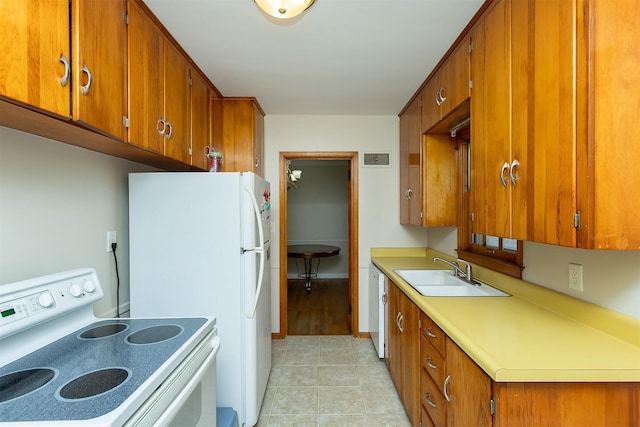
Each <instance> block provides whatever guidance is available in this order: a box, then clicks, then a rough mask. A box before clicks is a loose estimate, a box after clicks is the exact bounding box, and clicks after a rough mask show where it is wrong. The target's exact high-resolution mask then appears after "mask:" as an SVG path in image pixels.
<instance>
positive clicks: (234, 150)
mask: <svg viewBox="0 0 640 427" xmlns="http://www.w3.org/2000/svg"><path fill="white" fill-rule="evenodd" d="M222 145H223V146H222V153H223V156H224V157H223V160H222V161H223V164H222V169H223V170H224V171H225V172H255V173H256V174H257V175H259V176H264V112H263V111H262V108H261V107H260V105H259V104H258V101H256V99H255V98H223V100H222ZM216 148H217V147H216Z"/></svg>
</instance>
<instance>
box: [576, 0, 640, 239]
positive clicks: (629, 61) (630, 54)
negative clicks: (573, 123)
mask: <svg viewBox="0 0 640 427" xmlns="http://www.w3.org/2000/svg"><path fill="white" fill-rule="evenodd" d="M578 3H579V5H581V8H580V9H579V10H580V11H583V10H584V13H583V14H584V19H585V21H586V23H587V24H588V26H587V27H586V28H583V25H586V24H584V23H583V22H581V21H579V22H578V24H579V29H578V40H579V41H582V40H585V41H586V44H587V46H586V48H585V49H584V50H582V51H579V61H578V66H579V76H578V77H579V78H582V79H584V80H586V81H587V82H588V84H589V91H588V95H587V96H586V98H585V97H582V96H579V98H578V109H579V112H580V114H582V113H583V112H584V111H585V105H586V108H587V113H586V120H585V122H584V123H581V125H580V127H579V133H578V168H579V172H578V173H579V175H578V176H579V179H578V183H579V187H578V199H579V205H578V209H579V211H580V212H581V214H582V215H581V217H582V218H581V226H580V229H579V231H578V247H581V248H596V249H627V250H638V249H640V197H638V195H637V189H638V186H639V185H640V168H638V166H637V162H638V159H640V144H638V142H637V136H638V134H640V121H639V120H638V111H640V103H639V101H638V100H639V99H640V84H638V78H637V76H638V70H639V69H640V55H639V54H638V39H639V38H640V37H639V36H640V34H639V33H640V26H638V22H640V5H639V4H638V2H637V1H636V0H616V1H608V0H590V1H586V0H583V1H579V2H578ZM583 14H582V13H581V14H580V16H583ZM579 82H580V80H579ZM581 91H582V85H579V95H580V94H581ZM580 117H581V118H583V116H580Z"/></svg>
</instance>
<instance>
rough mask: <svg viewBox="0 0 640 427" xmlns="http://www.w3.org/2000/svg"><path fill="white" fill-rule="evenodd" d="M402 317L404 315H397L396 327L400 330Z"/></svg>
mask: <svg viewBox="0 0 640 427" xmlns="http://www.w3.org/2000/svg"><path fill="white" fill-rule="evenodd" d="M401 315H402V313H400V312H398V314H396V326H397V327H398V329H400V316H401Z"/></svg>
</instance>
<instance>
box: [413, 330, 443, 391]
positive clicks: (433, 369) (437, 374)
mask: <svg viewBox="0 0 640 427" xmlns="http://www.w3.org/2000/svg"><path fill="white" fill-rule="evenodd" d="M420 341H421V342H420V356H421V359H422V370H423V372H426V373H427V374H428V375H429V376H430V377H431V379H432V380H433V382H435V383H436V384H439V385H440V386H442V384H444V380H445V378H446V376H447V365H446V363H445V360H444V356H441V355H440V353H438V352H437V351H436V349H435V348H434V347H433V346H432V345H431V343H430V342H429V341H427V338H426V337H425V336H424V334H423V335H422V338H421V340H420Z"/></svg>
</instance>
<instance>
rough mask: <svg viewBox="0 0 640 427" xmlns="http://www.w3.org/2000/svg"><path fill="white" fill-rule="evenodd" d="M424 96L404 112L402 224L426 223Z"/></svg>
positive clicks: (401, 162) (401, 120) (401, 158)
mask: <svg viewBox="0 0 640 427" xmlns="http://www.w3.org/2000/svg"><path fill="white" fill-rule="evenodd" d="M420 115H421V107H420V96H418V97H416V98H414V100H413V101H412V102H411V104H410V105H409V106H408V107H407V108H406V109H405V111H404V112H403V113H402V114H401V115H400V224H411V225H422V194H423V193H422V133H421V131H420V120H421V119H420Z"/></svg>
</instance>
